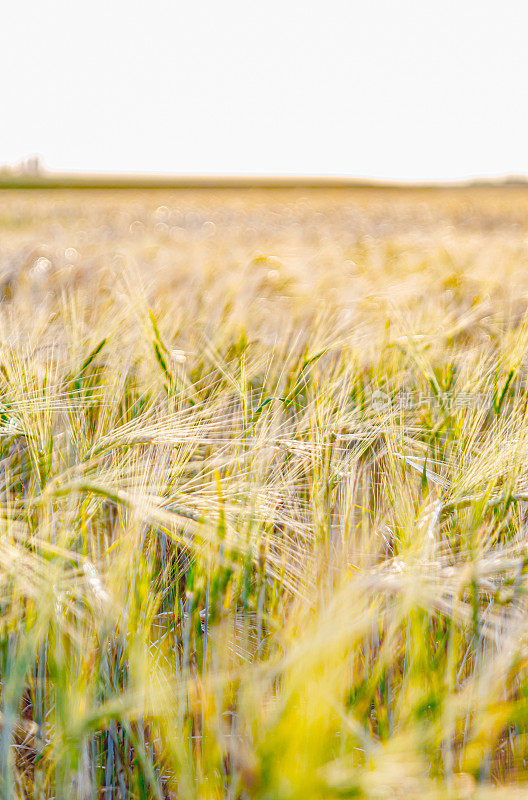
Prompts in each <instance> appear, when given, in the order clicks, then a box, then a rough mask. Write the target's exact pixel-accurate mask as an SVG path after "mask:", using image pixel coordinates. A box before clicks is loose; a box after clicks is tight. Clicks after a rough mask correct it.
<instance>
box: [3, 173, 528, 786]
mask: <svg viewBox="0 0 528 800" xmlns="http://www.w3.org/2000/svg"><path fill="white" fill-rule="evenodd" d="M0 296H1V298H2V299H1V303H0V530H1V533H0V611H1V613H0V679H1V689H0V691H1V706H0V710H1V717H0V776H1V777H0V781H1V785H0V789H1V792H0V797H1V798H2V800H3V799H4V798H7V799H9V800H11V798H57V800H71V799H72V798H76V799H77V800H92V799H93V800H96V799H97V800H99V799H101V800H113V799H114V798H116V799H117V798H119V800H125V799H127V798H156V799H157V800H166V799H167V800H168V799H169V798H171V799H174V800H176V798H178V800H180V799H182V800H183V799H185V800H194V798H204V799H205V798H207V799H209V798H210V799H211V800H212V799H213V798H218V799H219V800H220V799H222V800H223V799H224V798H226V800H227V799H229V800H237V799H238V798H240V800H253V799H255V800H261V799H262V800H264V798H266V800H321V799H326V798H338V797H358V798H370V799H371V800H392V798H401V799H402V800H407V799H408V798H409V799H412V798H420V800H426V799H427V798H439V799H440V798H471V797H474V798H488V797H500V798H521V797H524V796H526V795H525V792H527V793H528V767H527V759H528V738H527V734H528V614H527V611H528V608H527V606H528V602H527V591H528V518H527V515H528V313H527V311H528V189H523V188H522V187H513V186H512V187H507V188H495V189H494V188H480V189H459V190H413V191H410V190H409V191H404V190H397V189H393V190H381V189H379V190H374V189H370V190H369V189H364V190H337V191H333V192H332V191H322V190H320V191H315V190H313V191H309V190H307V191H305V192H300V191H290V190H281V191H267V192H266V191H263V190H259V191H249V190H248V191H228V190H225V191H222V190H218V191H216V192H212V191H192V190H188V191H179V192H178V191H172V192H171V191H135V190H134V191H132V190H123V191H110V190H107V191H100V192H95V191H89V190H79V191H73V190H70V191H63V192H61V191H51V190H50V191H30V190H28V191H19V192H17V191H4V192H3V193H1V194H0Z"/></svg>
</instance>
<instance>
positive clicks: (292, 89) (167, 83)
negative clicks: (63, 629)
mask: <svg viewBox="0 0 528 800" xmlns="http://www.w3.org/2000/svg"><path fill="white" fill-rule="evenodd" d="M1 9H2V13H1V19H2V32H1V34H0V90H1V105H0V108H1V120H0V163H14V162H16V161H19V160H20V159H22V158H24V157H26V156H29V155H31V154H34V153H36V154H40V155H41V156H42V158H43V160H44V164H45V166H46V167H47V168H49V169H53V170H76V171H77V170H78V171H95V172H153V173H185V174H191V173H199V174H211V173H212V174H284V175H295V174H312V175H344V176H354V177H372V178H385V179H396V180H399V179H404V180H428V179H456V178H462V177H473V176H496V175H503V174H514V173H515V174H520V173H525V174H528V110H527V109H528V103H527V101H528V97H527V94H528V92H527V79H528V46H527V44H528V43H527V30H528V3H527V2H526V0H502V2H495V1H493V2H490V1H489V0H439V2H436V0H435V2H432V1H431V0H362V1H361V2H356V0H324V2H322V1H321V0H305V1H304V2H293V1H292V0H265V2H262V1H261V2H258V1H255V0H187V1H186V2H181V0H145V1H144V2H136V0H86V2H81V1H80V0H68V2H65V0H55V1H54V2H52V0H12V2H8V0H1Z"/></svg>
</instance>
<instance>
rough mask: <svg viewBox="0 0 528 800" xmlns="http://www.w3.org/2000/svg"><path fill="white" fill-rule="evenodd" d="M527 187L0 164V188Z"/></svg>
mask: <svg viewBox="0 0 528 800" xmlns="http://www.w3.org/2000/svg"><path fill="white" fill-rule="evenodd" d="M479 187H481V188H501V187H503V188H507V187H512V188H513V187H523V188H527V187H528V176H526V175H503V176H499V177H477V178H464V179H459V180H456V179H455V180H438V181H435V180H427V181H425V180H420V181H414V180H408V181H405V180H385V179H382V178H353V177H348V176H339V175H262V174H254V175H239V174H235V175H230V174H222V173H214V174H205V175H196V174H185V173H183V174H171V173H167V174H165V173H122V172H116V173H112V172H100V173H98V172H67V171H64V172H63V171H48V170H45V169H42V170H39V171H38V172H35V173H34V174H32V173H31V172H24V170H20V171H17V170H16V168H15V169H13V168H12V167H9V166H7V165H6V166H3V167H0V189H55V188H57V189H62V188H63V189H135V188H137V189H271V190H272V189H464V188H479Z"/></svg>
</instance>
